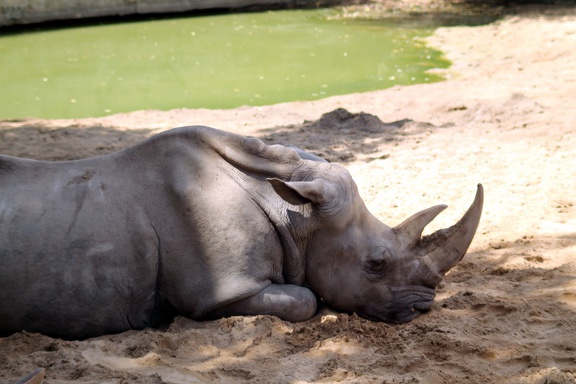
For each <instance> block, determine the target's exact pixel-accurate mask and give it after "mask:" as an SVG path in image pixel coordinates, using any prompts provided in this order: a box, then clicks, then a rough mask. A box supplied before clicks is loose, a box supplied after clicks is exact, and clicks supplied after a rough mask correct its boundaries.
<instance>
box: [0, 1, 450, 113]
mask: <svg viewBox="0 0 576 384" xmlns="http://www.w3.org/2000/svg"><path fill="white" fill-rule="evenodd" d="M334 15H335V11H332V10H289V11H273V12H262V13H241V14H224V15H205V16H192V17H183V18H169V19H157V20H147V21H132V22H126V23H104V24H99V25H85V26H79V27H67V28H59V29H58V28H45V29H30V30H27V31H25V32H22V31H19V32H9V33H5V32H4V33H3V32H2V31H1V30H0V118H11V119H15V118H24V117H38V118H72V117H88V116H102V115H108V114H112V113H118V112H129V111H133V110H138V109H162V110H168V109H173V108H234V107H238V106H242V105H266V104H273V103H279V102H286V101H294V100H313V99H319V98H323V97H327V96H331V95H340V94H347V93H354V92H363V91H370V90H377V89H384V88H388V87H390V86H393V85H397V84H400V85H406V84H413V83H422V82H433V81H438V80H441V78H440V77H439V76H437V75H433V74H431V73H428V72H427V71H428V70H430V69H432V68H445V67H447V66H448V64H449V63H448V62H447V61H446V60H445V59H443V58H442V55H441V52H439V51H436V50H434V49H430V48H428V47H426V45H425V43H424V41H423V38H424V37H426V36H428V35H429V34H430V33H431V32H432V31H433V30H432V29H430V28H415V27H413V26H402V25H400V24H386V23H385V22H383V21H360V20H359V21H351V20H338V19H337V18H333V16H334Z"/></svg>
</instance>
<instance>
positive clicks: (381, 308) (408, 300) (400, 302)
mask: <svg viewBox="0 0 576 384" xmlns="http://www.w3.org/2000/svg"><path fill="white" fill-rule="evenodd" d="M392 294H393V297H392V299H391V300H389V301H387V302H385V303H383V304H380V305H377V304H376V305H374V306H373V307H369V305H370V304H368V307H366V308H365V309H364V310H363V311H360V313H359V315H360V316H362V317H365V318H367V319H370V320H377V321H385V322H389V323H397V324H401V323H407V322H409V321H411V320H413V319H415V318H416V317H418V316H420V315H421V314H423V313H425V312H428V311H429V310H430V308H431V307H432V305H433V304H434V297H435V296H436V292H435V290H434V289H432V288H428V287H410V288H408V289H406V288H397V289H392Z"/></svg>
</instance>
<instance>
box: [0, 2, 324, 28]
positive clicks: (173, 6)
mask: <svg viewBox="0 0 576 384" xmlns="http://www.w3.org/2000/svg"><path fill="white" fill-rule="evenodd" d="M307 3H308V4H309V5H312V4H316V3H317V1H310V0H0V26H7V25H14V24H30V23H39V22H43V21H51V20H69V19H81V18H88V17H102V16H123V15H132V14H145V13H173V12H184V11H193V10H205V9H221V8H226V9H230V8H241V7H250V6H262V7H266V6H271V5H291V4H295V5H296V4H297V5H301V6H302V5H306V4H307Z"/></svg>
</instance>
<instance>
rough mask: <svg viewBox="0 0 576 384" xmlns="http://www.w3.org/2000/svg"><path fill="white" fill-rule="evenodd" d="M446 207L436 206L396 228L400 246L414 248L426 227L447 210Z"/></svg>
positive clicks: (411, 217)
mask: <svg viewBox="0 0 576 384" xmlns="http://www.w3.org/2000/svg"><path fill="white" fill-rule="evenodd" d="M446 207H447V206H446V205H443V204H442V205H436V206H434V207H432V208H428V209H425V210H423V211H420V212H418V213H416V214H415V215H412V216H410V217H409V218H408V219H406V220H404V222H402V224H400V225H398V226H396V227H395V228H394V232H395V233H396V236H397V238H398V240H399V241H400V246H401V247H402V248H404V249H410V248H413V247H414V246H415V245H416V244H418V242H419V241H420V238H421V237H422V232H423V231H424V227H426V226H427V225H428V224H429V223H430V222H431V221H432V220H434V218H435V217H436V216H438V214H439V213H440V212H442V211H443V210H445V209H446Z"/></svg>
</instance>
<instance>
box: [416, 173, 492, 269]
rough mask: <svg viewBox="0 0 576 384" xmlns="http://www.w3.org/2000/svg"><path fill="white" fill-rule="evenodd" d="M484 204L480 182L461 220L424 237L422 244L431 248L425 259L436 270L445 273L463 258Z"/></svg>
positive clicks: (474, 232)
mask: <svg viewBox="0 0 576 384" xmlns="http://www.w3.org/2000/svg"><path fill="white" fill-rule="evenodd" d="M483 204H484V189H483V188H482V184H478V190H477V191H476V197H475V198H474V202H473V203H472V205H471V206H470V208H468V211H467V212H466V213H465V214H464V216H463V217H462V218H461V219H460V221H458V222H457V223H456V224H454V225H453V226H451V227H450V228H445V229H441V230H439V231H436V232H434V233H433V234H431V235H428V236H425V237H424V238H422V244H426V246H425V247H426V248H427V249H431V251H430V252H429V253H428V254H426V255H425V256H424V257H423V259H424V260H423V261H424V262H425V263H426V264H427V265H428V266H429V267H431V268H432V269H434V270H435V272H437V273H439V274H441V275H445V274H446V272H448V271H449V270H450V269H451V268H452V267H454V266H455V265H456V264H458V262H459V261H460V260H462V257H464V254H465V253H466V251H467V250H468V247H469V246H470V243H472V239H473V238H474V235H475V234H476V229H477V228H478V224H479V222H480V216H481V215H482V206H483Z"/></svg>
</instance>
